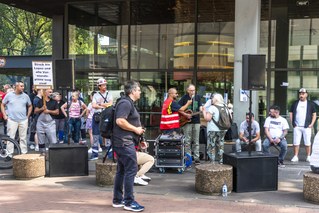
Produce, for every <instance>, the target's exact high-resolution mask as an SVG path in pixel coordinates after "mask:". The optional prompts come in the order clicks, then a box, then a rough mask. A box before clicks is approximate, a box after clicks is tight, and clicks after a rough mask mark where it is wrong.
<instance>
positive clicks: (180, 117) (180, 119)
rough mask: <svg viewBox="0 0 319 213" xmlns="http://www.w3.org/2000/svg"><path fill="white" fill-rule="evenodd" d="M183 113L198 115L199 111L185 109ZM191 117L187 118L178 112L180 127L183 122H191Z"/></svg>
mask: <svg viewBox="0 0 319 213" xmlns="http://www.w3.org/2000/svg"><path fill="white" fill-rule="evenodd" d="M185 113H187V114H189V115H192V116H193V115H199V114H200V113H201V112H194V113H193V111H192V110H190V109H187V110H186V111H185ZM191 121H192V119H188V118H187V117H186V116H184V115H183V114H181V113H179V125H180V126H181V127H182V126H184V125H185V124H187V123H189V122H191Z"/></svg>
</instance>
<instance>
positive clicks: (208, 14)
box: [68, 0, 319, 126]
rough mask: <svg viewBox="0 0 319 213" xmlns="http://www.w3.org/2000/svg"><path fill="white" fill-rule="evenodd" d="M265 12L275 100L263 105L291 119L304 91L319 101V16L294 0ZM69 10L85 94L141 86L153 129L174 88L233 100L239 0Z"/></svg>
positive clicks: (263, 42) (167, 0)
mask: <svg viewBox="0 0 319 213" xmlns="http://www.w3.org/2000/svg"><path fill="white" fill-rule="evenodd" d="M269 9H270V10H271V11H270V14H271V19H270V20H269V18H268V14H269ZM261 10H262V11H261V22H260V51H259V52H260V54H265V55H266V57H267V59H266V61H267V62H266V65H267V71H269V72H267V73H270V81H269V82H266V85H267V86H270V94H267V92H266V91H259V92H258V93H259V99H262V100H263V101H266V100H267V95H269V97H270V99H269V100H270V102H269V103H266V105H271V104H274V103H276V104H278V105H280V106H281V107H282V108H284V109H285V110H283V111H282V114H286V112H287V110H288V108H289V106H290V103H291V102H292V100H294V99H296V98H297V91H298V89H299V88H300V87H306V88H307V89H308V90H309V91H310V98H311V99H313V100H315V99H318V98H319V96H318V95H319V94H318V92H317V90H318V72H317V68H318V66H319V65H318V58H319V55H318V54H319V51H318V43H319V38H318V37H319V33H318V32H319V15H318V14H316V13H312V12H311V11H307V8H306V9H305V8H298V5H296V4H295V3H291V2H286V3H281V4H279V3H276V2H274V1H272V7H271V8H269V1H268V0H262V1H261ZM68 11H69V17H68V21H69V57H70V58H73V59H75V61H76V75H77V79H79V80H78V81H79V82H82V83H81V84H83V85H86V87H83V90H85V91H84V92H89V91H91V90H93V89H94V85H95V84H94V82H95V80H96V79H97V78H99V77H101V76H103V77H105V78H107V79H108V81H109V89H110V90H115V91H119V90H121V89H122V86H123V83H124V82H125V81H126V80H127V79H133V80H137V81H139V82H140V83H141V85H142V91H143V96H142V99H141V101H139V103H138V107H139V109H140V110H141V111H142V112H143V113H144V114H145V115H143V116H144V117H143V119H145V120H144V121H145V122H144V123H145V124H146V125H147V126H156V125H158V122H159V119H158V116H159V111H160V106H161V104H162V102H163V99H164V97H163V96H164V94H165V92H166V91H167V90H168V89H169V88H170V87H176V88H177V89H178V91H179V93H180V96H181V95H183V93H184V91H185V88H186V86H187V85H188V84H190V83H194V84H196V88H197V92H198V94H200V95H202V96H203V101H204V95H205V94H206V93H209V92H219V93H222V94H227V97H228V98H229V100H230V101H232V98H233V93H234V91H233V82H234V77H233V76H234V74H233V72H234V36H235V35H234V28H235V20H234V19H235V0H227V1H223V0H174V1H172V0H163V1H155V0H148V1H143V0H141V1H103V2H100V1H97V2H91V3H82V2H79V3H70V4H68ZM269 48H270V51H269ZM269 53H270V54H271V55H270V58H269V57H268V54H269ZM84 82H85V83H84ZM284 82H288V84H289V85H288V87H286V86H282V85H283V83H284ZM263 113H264V114H266V111H264V112H263Z"/></svg>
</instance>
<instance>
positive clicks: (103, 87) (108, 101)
mask: <svg viewBox="0 0 319 213" xmlns="http://www.w3.org/2000/svg"><path fill="white" fill-rule="evenodd" d="M97 87H98V89H99V91H98V92H97V93H95V94H94V95H93V98H92V107H93V109H94V114H93V118H92V134H93V147H92V154H91V157H90V160H97V159H98V157H99V153H98V152H99V148H98V147H99V146H98V144H99V140H100V128H99V122H100V121H99V119H97V118H96V117H98V116H99V115H100V113H101V112H102V110H104V109H105V108H107V107H110V106H112V104H113V96H112V94H110V93H109V91H108V90H107V82H106V80H105V79H104V78H99V79H98V80H97Z"/></svg>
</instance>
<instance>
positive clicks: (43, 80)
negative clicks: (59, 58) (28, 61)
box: [32, 61, 53, 89]
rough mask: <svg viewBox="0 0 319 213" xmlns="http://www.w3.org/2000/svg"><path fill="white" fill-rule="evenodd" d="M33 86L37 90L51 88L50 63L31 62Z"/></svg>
mask: <svg viewBox="0 0 319 213" xmlns="http://www.w3.org/2000/svg"><path fill="white" fill-rule="evenodd" d="M32 72H33V85H35V86H36V87H37V88H39V89H42V88H43V89H45V88H52V87H53V77H52V61H32Z"/></svg>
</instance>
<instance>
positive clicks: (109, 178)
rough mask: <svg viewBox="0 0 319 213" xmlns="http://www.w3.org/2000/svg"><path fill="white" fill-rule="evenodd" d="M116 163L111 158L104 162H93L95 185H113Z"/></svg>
mask: <svg viewBox="0 0 319 213" xmlns="http://www.w3.org/2000/svg"><path fill="white" fill-rule="evenodd" d="M116 167H117V163H114V162H113V161H111V160H106V161H105V163H102V162H96V164H95V168H96V170H95V175H96V185H98V186H108V185H113V182H114V177H115V174H116Z"/></svg>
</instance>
